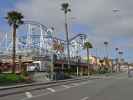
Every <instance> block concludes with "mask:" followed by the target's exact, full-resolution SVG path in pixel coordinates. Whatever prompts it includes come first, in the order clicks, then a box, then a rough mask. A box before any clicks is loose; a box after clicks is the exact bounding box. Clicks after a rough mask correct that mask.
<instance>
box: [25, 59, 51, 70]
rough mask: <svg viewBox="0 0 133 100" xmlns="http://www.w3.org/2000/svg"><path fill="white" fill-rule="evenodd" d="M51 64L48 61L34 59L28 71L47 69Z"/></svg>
mask: <svg viewBox="0 0 133 100" xmlns="http://www.w3.org/2000/svg"><path fill="white" fill-rule="evenodd" d="M48 66H49V62H48V61H34V62H33V63H32V64H30V65H29V66H27V71H47V70H48Z"/></svg>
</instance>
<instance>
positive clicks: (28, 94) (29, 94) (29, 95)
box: [25, 92, 33, 98]
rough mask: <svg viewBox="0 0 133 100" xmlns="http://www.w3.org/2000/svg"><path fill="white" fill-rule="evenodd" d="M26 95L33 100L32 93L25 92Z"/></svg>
mask: <svg viewBox="0 0 133 100" xmlns="http://www.w3.org/2000/svg"><path fill="white" fill-rule="evenodd" d="M25 95H26V96H27V98H32V97H33V96H32V94H31V92H25Z"/></svg>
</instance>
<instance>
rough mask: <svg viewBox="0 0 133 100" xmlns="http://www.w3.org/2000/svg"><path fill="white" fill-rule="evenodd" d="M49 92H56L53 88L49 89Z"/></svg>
mask: <svg viewBox="0 0 133 100" xmlns="http://www.w3.org/2000/svg"><path fill="white" fill-rule="evenodd" d="M47 90H49V91H51V92H56V91H55V90H54V89H52V88H47Z"/></svg>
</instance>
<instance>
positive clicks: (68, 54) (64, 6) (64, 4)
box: [61, 3, 71, 68]
mask: <svg viewBox="0 0 133 100" xmlns="http://www.w3.org/2000/svg"><path fill="white" fill-rule="evenodd" d="M61 6H62V9H61V10H62V11H64V15H65V32H66V42H67V57H68V59H67V62H68V68H70V50H69V36H68V34H69V33H68V24H67V14H68V12H71V9H69V4H68V3H63V4H62V5H61Z"/></svg>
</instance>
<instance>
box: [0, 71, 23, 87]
mask: <svg viewBox="0 0 133 100" xmlns="http://www.w3.org/2000/svg"><path fill="white" fill-rule="evenodd" d="M24 81H25V79H24V77H23V76H21V75H16V74H5V73H4V74H0V85H4V84H5V85H6V84H14V83H19V82H24Z"/></svg>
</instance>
